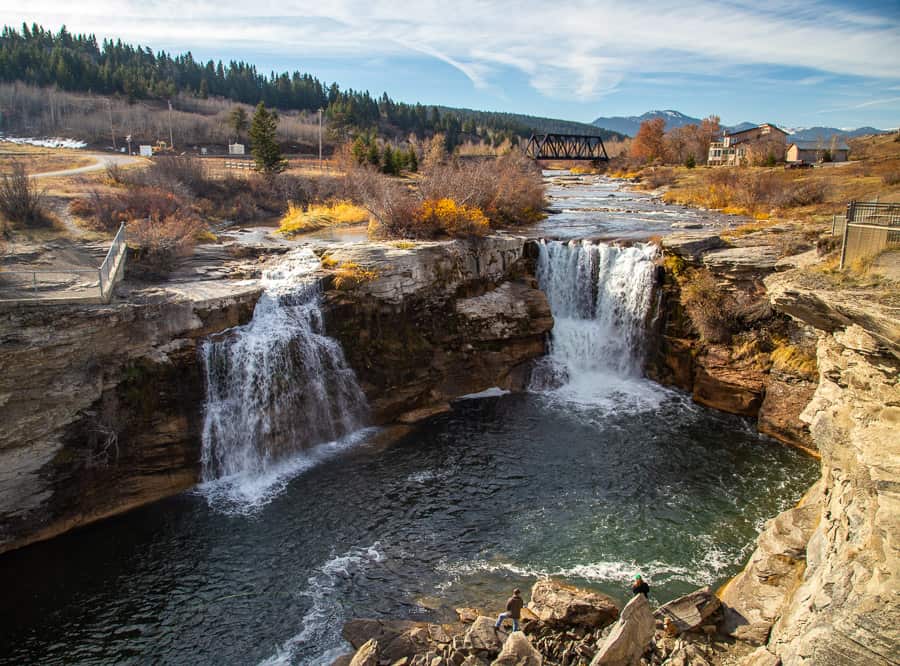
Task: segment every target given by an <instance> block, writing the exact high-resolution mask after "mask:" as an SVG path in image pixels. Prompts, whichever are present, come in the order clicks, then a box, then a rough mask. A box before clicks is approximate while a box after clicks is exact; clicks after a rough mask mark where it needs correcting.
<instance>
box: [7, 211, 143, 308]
mask: <svg viewBox="0 0 900 666" xmlns="http://www.w3.org/2000/svg"><path fill="white" fill-rule="evenodd" d="M126 255H127V246H126V244H125V224H124V223H123V224H122V225H121V226H120V227H119V230H118V231H117V232H116V235H115V237H114V238H113V241H112V244H111V245H110V246H109V250H108V251H107V253H106V256H105V257H104V259H103V263H101V264H100V266H99V268H60V269H50V270H44V269H41V270H4V271H0V302H3V303H29V302H47V303H54V302H55V303H74V302H84V303H98V302H99V303H109V301H110V298H111V297H112V292H113V287H114V286H115V284H116V282H118V281H119V279H120V278H121V276H122V272H123V269H124V267H125V257H126Z"/></svg>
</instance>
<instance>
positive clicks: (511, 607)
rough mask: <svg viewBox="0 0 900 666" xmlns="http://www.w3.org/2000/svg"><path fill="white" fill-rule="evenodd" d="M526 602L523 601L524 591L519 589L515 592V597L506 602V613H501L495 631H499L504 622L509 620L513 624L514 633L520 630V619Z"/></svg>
mask: <svg viewBox="0 0 900 666" xmlns="http://www.w3.org/2000/svg"><path fill="white" fill-rule="evenodd" d="M524 605H525V602H524V601H523V600H522V591H521V590H520V589H519V588H516V589H514V590H513V595H512V596H511V597H510V598H509V599H508V600H507V601H506V612H505V613H500V616H499V617H498V618H497V624H495V625H494V629H499V628H500V627H501V625H502V624H503V620H505V619H506V618H509V619H510V620H512V623H513V631H518V630H519V618H520V617H522V606H524Z"/></svg>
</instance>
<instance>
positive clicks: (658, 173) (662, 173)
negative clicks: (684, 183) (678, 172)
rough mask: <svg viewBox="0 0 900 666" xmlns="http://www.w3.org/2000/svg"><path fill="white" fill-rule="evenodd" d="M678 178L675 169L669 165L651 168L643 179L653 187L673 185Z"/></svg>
mask: <svg viewBox="0 0 900 666" xmlns="http://www.w3.org/2000/svg"><path fill="white" fill-rule="evenodd" d="M675 180H676V178H675V170H674V169H669V168H667V167H656V168H653V169H650V171H649V173H645V174H644V176H643V177H642V179H641V181H642V182H643V183H646V184H647V185H649V186H650V187H651V188H652V189H656V188H658V187H663V186H664V185H671V184H672V183H674V182H675Z"/></svg>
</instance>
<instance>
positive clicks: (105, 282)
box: [98, 222, 128, 303]
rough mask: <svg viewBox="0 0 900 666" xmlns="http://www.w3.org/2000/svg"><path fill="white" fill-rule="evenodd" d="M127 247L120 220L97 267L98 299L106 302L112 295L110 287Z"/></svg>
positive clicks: (123, 228)
mask: <svg viewBox="0 0 900 666" xmlns="http://www.w3.org/2000/svg"><path fill="white" fill-rule="evenodd" d="M127 249H128V246H127V245H126V244H125V223H124V222H122V224H121V225H120V226H119V230H118V231H117V232H116V235H115V236H114V237H113V241H112V245H110V246H109V251H108V252H107V253H106V257H104V259H103V263H102V264H100V268H99V269H98V273H99V276H100V299H101V300H102V301H103V302H104V303H108V302H109V297H110V296H111V295H112V288H113V285H115V283H116V278H117V277H118V276H119V274H120V273H121V268H122V264H123V263H124V262H125V254H126V251H127Z"/></svg>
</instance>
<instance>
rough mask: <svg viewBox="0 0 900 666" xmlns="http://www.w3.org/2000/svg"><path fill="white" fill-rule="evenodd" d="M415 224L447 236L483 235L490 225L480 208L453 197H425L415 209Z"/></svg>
mask: <svg viewBox="0 0 900 666" xmlns="http://www.w3.org/2000/svg"><path fill="white" fill-rule="evenodd" d="M415 224H416V225H417V226H418V227H420V228H422V229H429V230H434V231H435V232H438V233H444V234H446V235H448V236H454V237H460V236H484V235H485V234H487V233H488V232H489V231H490V228H491V225H490V222H489V221H488V219H487V217H485V214H484V213H483V212H482V211H481V209H479V208H476V207H475V206H466V205H464V204H459V203H457V202H456V201H454V200H453V199H447V198H444V199H427V200H425V201H423V202H422V204H421V206H420V207H419V210H418V211H416V220H415Z"/></svg>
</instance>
